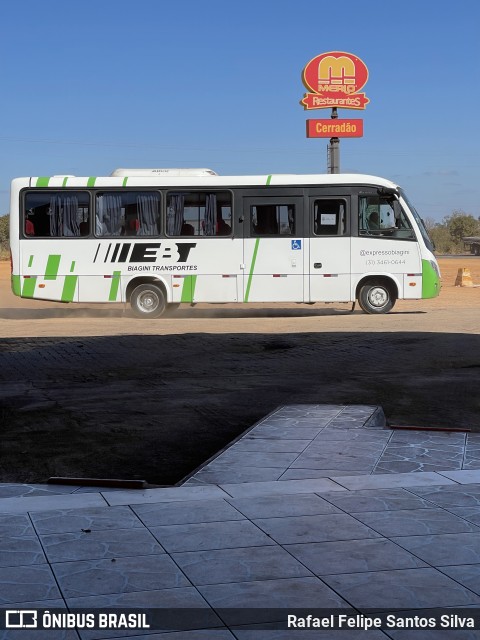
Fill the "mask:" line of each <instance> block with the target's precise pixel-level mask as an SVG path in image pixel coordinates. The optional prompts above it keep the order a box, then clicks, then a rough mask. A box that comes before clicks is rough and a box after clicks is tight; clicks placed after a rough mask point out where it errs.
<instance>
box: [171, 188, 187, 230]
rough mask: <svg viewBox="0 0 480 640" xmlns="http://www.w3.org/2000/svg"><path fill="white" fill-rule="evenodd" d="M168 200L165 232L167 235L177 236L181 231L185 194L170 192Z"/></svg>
mask: <svg viewBox="0 0 480 640" xmlns="http://www.w3.org/2000/svg"><path fill="white" fill-rule="evenodd" d="M168 200H169V204H168V209H167V233H168V235H169V236H179V235H180V234H181V232H182V225H183V212H184V210H185V196H184V195H183V194H181V193H179V194H171V195H170V196H169V199H168Z"/></svg>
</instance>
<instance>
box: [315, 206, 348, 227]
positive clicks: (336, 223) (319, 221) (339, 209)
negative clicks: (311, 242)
mask: <svg viewBox="0 0 480 640" xmlns="http://www.w3.org/2000/svg"><path fill="white" fill-rule="evenodd" d="M313 210H314V225H313V229H314V233H315V235H316V236H339V235H340V236H343V235H344V234H345V231H346V227H347V220H346V203H345V200H334V199H321V200H315V203H314V207H313Z"/></svg>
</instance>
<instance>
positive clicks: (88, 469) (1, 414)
mask: <svg viewBox="0 0 480 640" xmlns="http://www.w3.org/2000/svg"><path fill="white" fill-rule="evenodd" d="M0 363H1V366H0V379H1V380H2V385H1V390H0V426H1V429H2V444H1V447H2V455H1V459H0V481H1V482H44V481H46V480H47V479H48V478H49V477H50V476H70V477H71V476H73V477H97V478H98V477H100V478H127V479H133V478H141V479H145V480H147V481H148V482H149V483H151V484H160V485H169V484H174V483H176V482H178V481H180V480H181V479H182V478H183V477H184V476H186V475H187V474H189V473H190V472H191V471H193V470H194V469H195V468H196V467H197V466H199V465H200V464H202V463H203V462H204V461H205V460H206V459H208V458H210V457H211V456H212V455H214V454H215V453H217V452H218V451H219V450H220V449H222V448H223V447H225V446H226V445H227V444H228V443H229V442H231V441H232V440H233V439H235V438H236V437H237V436H238V435H240V434H241V433H242V432H243V431H244V430H245V429H247V428H249V427H251V426H252V425H253V424H254V423H255V422H256V421H258V420H259V419H261V418H262V417H263V416H265V415H266V414H267V413H269V412H270V411H272V410H273V409H274V408H276V407H277V406H279V405H281V404H288V403H320V404H379V405H381V406H382V407H383V409H384V411H385V413H386V416H387V420H388V421H389V422H390V423H391V424H399V425H414V426H423V427H439V428H456V429H458V428H470V429H472V430H474V431H477V430H478V431H480V420H479V417H478V416H479V409H480V394H479V392H478V389H479V379H480V336H477V335H472V334H442V333H411V332H408V333H374V334H373V333H371V334H368V333H343V332H342V333H340V332H339V333H325V334H322V333H302V334H298V333H296V334H276V335H274V336H272V335H268V336H267V335H263V334H219V335H213V334H182V335H167V336H150V335H129V336H117V337H82V338H28V339H25V338H22V339H5V340H4V341H3V343H2V346H1V351H0Z"/></svg>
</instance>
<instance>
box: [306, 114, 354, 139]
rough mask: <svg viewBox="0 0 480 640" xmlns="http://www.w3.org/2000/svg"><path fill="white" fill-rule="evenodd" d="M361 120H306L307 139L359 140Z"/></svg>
mask: <svg viewBox="0 0 480 640" xmlns="http://www.w3.org/2000/svg"><path fill="white" fill-rule="evenodd" d="M362 136H363V120H360V119H358V120H341V119H339V118H329V119H325V120H307V138H361V137H362Z"/></svg>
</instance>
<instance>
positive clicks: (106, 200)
mask: <svg viewBox="0 0 480 640" xmlns="http://www.w3.org/2000/svg"><path fill="white" fill-rule="evenodd" d="M96 232H97V235H99V236H119V235H120V234H121V232H122V198H121V196H120V195H116V194H113V193H106V194H104V195H101V196H98V197H97V220H96Z"/></svg>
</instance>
